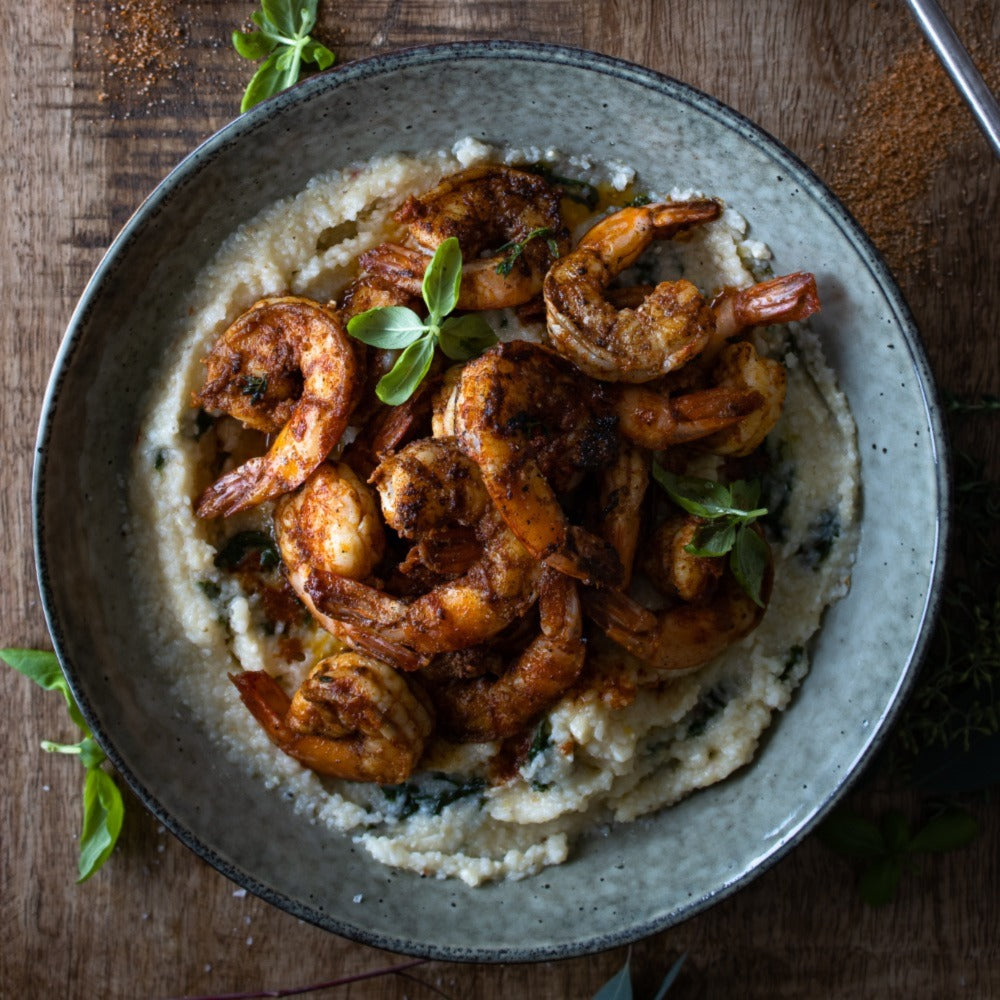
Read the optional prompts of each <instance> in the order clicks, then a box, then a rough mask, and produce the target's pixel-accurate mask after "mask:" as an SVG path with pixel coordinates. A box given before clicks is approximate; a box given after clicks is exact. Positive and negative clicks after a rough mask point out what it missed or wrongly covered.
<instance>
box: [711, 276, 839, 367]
mask: <svg viewBox="0 0 1000 1000" xmlns="http://www.w3.org/2000/svg"><path fill="white" fill-rule="evenodd" d="M819 307H820V304H819V292H818V291H817V290H816V278H815V277H814V276H813V275H811V274H809V273H807V272H804V271H797V272H795V273H794V274H784V275H781V276H780V277H778V278H771V279H770V280H769V281H761V282H759V283H757V284H756V285H750V286H749V287H747V288H740V289H733V288H730V289H726V290H725V291H723V292H722V293H720V294H719V295H718V296H716V298H715V300H714V301H713V302H712V312H713V313H714V315H715V328H714V331H713V334H712V337H711V340H710V342H709V344H708V345H707V347H706V351H705V355H706V358H707V359H709V360H710V359H711V358H712V357H713V356H714V355H715V353H716V352H717V351H718V350H719V349H720V348H721V347H722V345H723V344H724V343H725V341H727V340H729V339H730V338H732V337H735V336H736V335H737V334H739V333H742V332H743V331H744V330H747V329H749V328H750V327H752V326H768V325H770V324H772V323H791V322H793V321H794V320H803V319H807V318H808V317H809V316H812V314H813V313H815V312H816V311H818V309H819Z"/></svg>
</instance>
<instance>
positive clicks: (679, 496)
mask: <svg viewBox="0 0 1000 1000" xmlns="http://www.w3.org/2000/svg"><path fill="white" fill-rule="evenodd" d="M653 477H654V478H655V479H656V481H657V482H658V483H659V484H660V485H661V486H662V487H663V488H664V489H665V490H666V491H667V493H668V494H669V495H670V499H671V500H673V501H674V503H676V504H677V505H678V506H679V507H682V508H683V509H684V510H686V511H687V512H688V513H689V514H694V515H695V516H696V517H708V518H711V517H718V516H719V515H720V514H726V513H730V512H731V510H732V497H731V496H730V493H729V490H728V489H726V487H725V486H723V485H722V483H717V482H714V481H713V480H711V479H699V478H698V477H697V476H678V475H675V474H674V473H673V472H671V471H670V470H669V469H665V468H664V467H663V466H662V465H660V463H659V462H653Z"/></svg>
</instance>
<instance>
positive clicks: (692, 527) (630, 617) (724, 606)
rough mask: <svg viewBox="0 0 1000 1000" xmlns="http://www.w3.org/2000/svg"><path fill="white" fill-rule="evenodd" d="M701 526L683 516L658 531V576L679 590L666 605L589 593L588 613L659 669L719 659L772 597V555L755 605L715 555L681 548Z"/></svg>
mask: <svg viewBox="0 0 1000 1000" xmlns="http://www.w3.org/2000/svg"><path fill="white" fill-rule="evenodd" d="M698 527H699V522H698V520H697V519H696V518H693V517H691V516H686V517H681V518H678V519H676V520H675V521H674V522H672V524H671V527H670V530H668V531H664V532H660V533H659V534H658V536H657V538H656V542H657V545H658V546H660V547H661V554H662V557H663V563H664V567H663V569H662V574H661V575H660V576H659V577H658V581H659V582H660V585H661V586H665V589H666V590H667V591H668V592H669V591H672V592H673V595H674V597H675V599H674V600H672V601H671V603H670V604H669V605H668V606H667V607H666V608H665V609H664V610H661V611H655V612H654V611H650V610H648V609H647V608H644V607H643V606H642V605H640V604H638V603H637V602H635V601H634V600H632V599H631V598H630V597H628V596H627V595H625V594H622V593H620V592H603V591H591V592H590V593H588V594H587V597H586V607H587V612H588V614H589V615H590V616H591V617H592V618H593V619H594V621H595V622H596V623H597V624H598V625H599V626H600V627H601V628H603V629H604V631H605V632H606V633H607V635H608V636H609V637H610V638H611V639H613V640H614V641H615V642H616V643H618V644H619V645H620V646H622V647H623V648H625V649H626V650H628V651H629V652H630V653H631V654H632V655H633V656H635V657H637V658H638V659H640V660H642V661H643V662H645V663H647V664H648V665H649V666H651V667H653V668H655V669H657V670H664V671H672V670H690V669H693V668H695V667H700V666H702V665H703V664H705V663H707V662H708V661H709V660H711V659H714V658H715V657H716V656H718V655H719V654H720V653H722V652H724V651H725V650H726V649H727V648H728V647H729V646H731V645H732V644H733V643H734V642H737V641H739V640H740V639H742V638H744V637H745V636H747V635H749V634H750V633H751V632H752V631H753V630H754V629H755V628H756V627H757V626H758V625H759V624H760V621H761V619H762V618H763V616H764V612H765V610H766V607H767V603H768V600H769V598H770V593H771V583H772V579H773V567H772V565H771V562H770V558H769V561H768V566H767V569H766V572H765V574H764V579H763V585H762V588H761V604H757V603H756V602H755V601H754V600H753V598H752V597H750V596H749V595H748V594H747V593H746V591H745V590H744V589H743V587H741V586H740V584H739V582H738V581H737V580H736V577H735V576H734V575H733V573H732V571H731V570H730V569H729V568H728V567H726V566H724V565H723V564H722V563H721V562H720V560H719V559H718V558H709V557H706V556H695V555H691V554H690V553H688V552H685V551H684V547H685V546H686V545H687V544H688V543H689V542H690V541H691V540H692V539H693V538H694V533H695V531H697V529H698ZM751 530H754V531H757V530H758V529H757V527H756V525H754V526H753V527H752V528H751ZM758 534H760V533H759V531H758ZM761 538H763V536H762V535H761ZM768 553H770V550H768ZM668 596H669V594H668Z"/></svg>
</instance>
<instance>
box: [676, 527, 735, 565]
mask: <svg viewBox="0 0 1000 1000" xmlns="http://www.w3.org/2000/svg"><path fill="white" fill-rule="evenodd" d="M735 541H736V525H735V524H733V523H732V521H723V522H716V523H711V522H710V523H709V524H703V525H702V526H701V527H700V528H699V529H698V530H697V531H696V532H695V535H694V539H693V540H692V541H691V542H690V543H689V544H688V545H685V546H684V551H685V552H690V553H691V555H693V556H706V557H708V558H717V557H719V556H724V555H725V554H726V553H727V552H729V551H730V550H731V549H732V547H733V543H734V542H735Z"/></svg>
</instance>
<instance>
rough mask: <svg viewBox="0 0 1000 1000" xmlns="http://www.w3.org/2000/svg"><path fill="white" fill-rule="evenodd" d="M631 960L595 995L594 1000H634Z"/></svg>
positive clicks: (626, 960) (626, 961)
mask: <svg viewBox="0 0 1000 1000" xmlns="http://www.w3.org/2000/svg"><path fill="white" fill-rule="evenodd" d="M630 964H631V963H630V961H629V959H627V958H626V959H625V964H624V965H623V966H622V967H621V969H620V970H619V971H618V972H617V973H615V975H613V976H612V977H611V978H610V979H609V980H608V981H607V982H606V983H605V984H604V985H603V986H602V987H601V988H600V989H599V990H598V991H597V992H596V993H595V994H594V1000H632V972H631V969H630Z"/></svg>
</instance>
